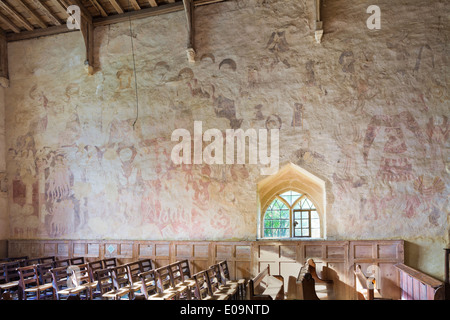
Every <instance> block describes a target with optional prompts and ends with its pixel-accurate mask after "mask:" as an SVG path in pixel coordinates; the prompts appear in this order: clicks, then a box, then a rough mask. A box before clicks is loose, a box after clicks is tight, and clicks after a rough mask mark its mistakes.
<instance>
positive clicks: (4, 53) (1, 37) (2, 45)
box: [0, 30, 9, 88]
mask: <svg viewBox="0 0 450 320" xmlns="http://www.w3.org/2000/svg"><path fill="white" fill-rule="evenodd" d="M0 85H1V86H2V87H4V88H8V87H9V75H8V41H7V39H6V34H5V32H4V31H3V30H1V31H0Z"/></svg>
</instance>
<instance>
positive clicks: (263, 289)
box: [247, 265, 284, 300]
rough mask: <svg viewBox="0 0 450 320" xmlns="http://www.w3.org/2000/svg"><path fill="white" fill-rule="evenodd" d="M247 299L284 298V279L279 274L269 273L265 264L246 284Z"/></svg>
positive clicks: (268, 266)
mask: <svg viewBox="0 0 450 320" xmlns="http://www.w3.org/2000/svg"><path fill="white" fill-rule="evenodd" d="M247 288H248V289H247V295H248V299H249V300H284V279H283V277H282V276H281V275H271V274H270V265H267V267H266V268H264V269H263V270H262V271H261V272H260V273H259V274H258V275H257V276H256V277H254V278H252V279H250V280H249V281H248V284H247Z"/></svg>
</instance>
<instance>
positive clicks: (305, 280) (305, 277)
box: [296, 262, 320, 300]
mask: <svg viewBox="0 0 450 320" xmlns="http://www.w3.org/2000/svg"><path fill="white" fill-rule="evenodd" d="M296 285H297V294H296V298H297V299H299V300H320V299H319V297H318V296H317V293H316V281H315V279H314V277H313V276H312V274H311V272H310V270H309V264H308V262H306V263H305V264H304V265H303V266H302V267H301V268H300V272H299V273H298V276H297V281H296Z"/></svg>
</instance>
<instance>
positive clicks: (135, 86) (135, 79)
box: [128, 0, 139, 130]
mask: <svg viewBox="0 0 450 320" xmlns="http://www.w3.org/2000/svg"><path fill="white" fill-rule="evenodd" d="M128 8H130V0H128ZM128 19H129V21H130V38H131V53H132V55H133V70H134V90H135V95H136V119H135V120H134V122H133V130H134V125H135V124H136V122H137V120H138V117H139V96H138V88H137V75H136V59H135V57H134V43H133V28H132V26H131V16H130V17H128Z"/></svg>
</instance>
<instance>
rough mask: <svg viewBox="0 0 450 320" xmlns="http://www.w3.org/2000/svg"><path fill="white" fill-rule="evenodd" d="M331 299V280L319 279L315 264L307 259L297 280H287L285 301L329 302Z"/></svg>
mask: <svg viewBox="0 0 450 320" xmlns="http://www.w3.org/2000/svg"><path fill="white" fill-rule="evenodd" d="M332 297H333V280H328V279H323V278H321V277H319V275H318V274H317V270H316V263H315V262H314V260H313V259H308V260H307V261H306V262H305V264H304V265H303V266H301V267H300V271H299V273H298V275H297V278H295V277H293V276H290V277H289V279H288V292H287V299H289V300H329V299H330V298H332Z"/></svg>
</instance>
